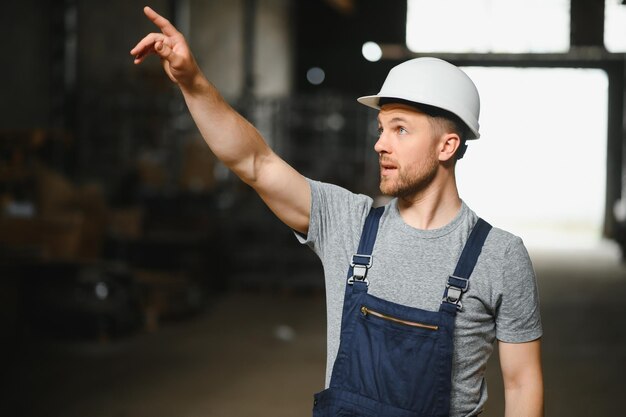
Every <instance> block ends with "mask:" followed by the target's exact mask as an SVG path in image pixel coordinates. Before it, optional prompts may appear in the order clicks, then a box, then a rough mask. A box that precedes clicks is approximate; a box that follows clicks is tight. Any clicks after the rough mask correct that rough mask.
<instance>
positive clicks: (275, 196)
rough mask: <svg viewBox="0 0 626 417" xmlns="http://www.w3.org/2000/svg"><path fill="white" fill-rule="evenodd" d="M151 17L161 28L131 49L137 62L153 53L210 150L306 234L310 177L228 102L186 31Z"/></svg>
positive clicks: (150, 14)
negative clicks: (275, 149)
mask: <svg viewBox="0 0 626 417" xmlns="http://www.w3.org/2000/svg"><path fill="white" fill-rule="evenodd" d="M144 13H145V14H146V16H147V17H148V18H149V19H150V20H151V21H152V22H153V23H154V24H155V25H156V26H157V27H158V28H159V29H160V30H161V32H160V33H150V34H148V35H147V36H146V37H145V38H143V39H142V40H141V41H140V42H139V43H138V44H137V45H136V46H135V47H134V48H133V49H132V50H131V51H130V53H131V55H133V56H134V57H135V61H134V62H135V64H140V63H141V62H143V60H144V59H145V58H146V57H147V56H149V55H151V54H154V55H157V56H158V57H160V58H161V62H162V64H163V68H164V70H165V72H166V73H167V75H168V76H169V77H170V79H171V80H172V81H173V82H175V83H176V84H177V85H178V86H179V88H180V90H181V92H182V93H183V97H184V98H185V102H186V103H187V107H188V108H189V111H190V113H191V115H192V117H193V119H194V121H195V123H196V125H197V126H198V129H199V130H200V133H201V134H202V137H203V138H204V140H205V141H206V143H207V145H209V148H211V151H212V152H213V153H214V154H215V156H217V158H219V159H220V160H221V161H222V162H223V163H224V164H225V165H226V166H227V167H228V168H229V169H231V170H232V171H233V172H234V173H235V174H236V175H237V176H238V177H239V178H241V179H242V180H243V181H244V182H245V183H246V184H248V185H250V186H251V187H253V188H254V189H255V190H256V192H257V193H258V194H259V195H260V196H261V198H262V199H263V200H264V201H265V203H266V204H267V205H268V206H269V208H270V209H271V210H272V211H273V212H274V213H275V214H276V215H277V216H278V218H279V219H281V220H282V221H283V222H284V223H285V224H287V226H289V227H291V228H292V229H294V230H296V231H298V232H302V233H306V232H307V231H308V226H309V216H310V204H311V190H310V187H309V184H308V182H307V181H306V179H305V178H304V177H303V176H302V175H301V174H300V173H298V172H297V171H296V170H295V169H293V168H292V167H291V166H290V165H289V164H287V163H286V162H285V161H284V160H282V159H281V158H280V157H278V155H276V154H275V153H274V152H273V151H272V150H271V149H270V148H269V146H268V145H267V144H266V142H265V141H264V140H263V138H262V137H261V135H260V134H259V132H258V131H257V130H256V129H255V128H254V126H252V124H250V123H249V122H248V121H247V120H246V119H244V118H243V117H242V116H241V115H240V114H238V113H237V112H236V111H235V110H234V109H233V108H232V107H230V106H229V105H228V103H226V101H225V100H224V99H223V98H222V96H221V95H220V93H219V92H218V91H217V89H216V88H215V87H214V86H213V85H212V84H211V83H210V82H209V81H208V80H207V79H206V77H205V76H204V74H202V71H201V70H200V68H199V67H198V64H197V63H196V60H195V58H194V57H193V55H192V53H191V51H190V49H189V46H188V45H187V42H186V41H185V38H184V37H183V35H182V34H181V33H180V32H178V30H176V28H175V27H174V26H173V25H172V24H171V23H170V22H169V21H168V20H167V19H165V18H164V17H162V16H160V15H159V14H157V13H156V12H155V11H154V10H152V9H151V8H149V7H145V8H144Z"/></svg>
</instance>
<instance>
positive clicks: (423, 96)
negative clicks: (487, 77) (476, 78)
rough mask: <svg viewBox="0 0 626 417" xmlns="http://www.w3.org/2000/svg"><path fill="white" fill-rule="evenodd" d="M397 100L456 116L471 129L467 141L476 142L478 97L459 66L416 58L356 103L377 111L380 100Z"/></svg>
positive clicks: (436, 60) (432, 59) (396, 70)
mask: <svg viewBox="0 0 626 417" xmlns="http://www.w3.org/2000/svg"><path fill="white" fill-rule="evenodd" d="M381 98H385V99H400V100H406V101H410V102H413V103H416V104H426V105H428V106H433V107H437V108H440V109H443V110H446V111H449V112H450V113H452V114H454V115H456V116H457V117H458V118H459V119H461V121H463V122H464V123H465V124H466V125H467V127H468V128H469V130H470V133H469V135H468V137H467V138H466V139H478V138H479V137H480V133H478V115H479V113H480V97H479V96H478V90H477V89H476V86H475V85H474V83H473V82H472V80H471V79H470V78H469V77H468V76H467V74H465V73H464V72H463V71H461V70H460V69H459V68H458V67H456V66H454V65H452V64H450V63H449V62H446V61H444V60H442V59H438V58H430V57H429V58H415V59H411V60H409V61H405V62H403V63H401V64H399V65H396V66H395V67H393V68H392V69H391V71H389V74H388V75H387V79H385V82H384V83H383V87H382V88H381V89H380V92H379V93H378V94H377V95H375V96H364V97H359V98H358V99H357V101H358V102H359V103H362V104H365V105H366V106H369V107H373V108H375V109H380V105H379V100H380V99H381Z"/></svg>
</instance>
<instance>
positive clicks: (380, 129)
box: [376, 127, 383, 137]
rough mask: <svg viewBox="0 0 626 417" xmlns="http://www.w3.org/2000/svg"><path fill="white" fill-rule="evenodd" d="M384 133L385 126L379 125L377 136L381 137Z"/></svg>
mask: <svg viewBox="0 0 626 417" xmlns="http://www.w3.org/2000/svg"><path fill="white" fill-rule="evenodd" d="M382 134H383V128H382V127H378V129H376V136H378V137H380V135H382Z"/></svg>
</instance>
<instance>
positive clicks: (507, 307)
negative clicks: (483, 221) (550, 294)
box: [496, 237, 543, 343]
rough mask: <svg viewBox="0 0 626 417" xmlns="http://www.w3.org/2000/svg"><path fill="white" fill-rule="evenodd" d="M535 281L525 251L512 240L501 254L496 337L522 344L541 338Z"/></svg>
mask: <svg viewBox="0 0 626 417" xmlns="http://www.w3.org/2000/svg"><path fill="white" fill-rule="evenodd" d="M542 332H543V331H542V326H541V314H540V309H539V292H538V289H537V280H536V277H535V273H534V270H533V266H532V262H531V260H530V256H529V255H528V251H527V250H526V247H525V246H524V244H523V242H522V240H521V239H520V238H519V237H515V238H514V239H513V240H512V241H511V243H510V244H509V247H508V248H507V250H506V252H505V255H504V262H503V272H502V292H501V297H500V303H499V305H498V308H497V310H496V337H497V339H498V340H500V341H502V342H507V343H523V342H530V341H532V340H535V339H538V338H540V337H541V335H542Z"/></svg>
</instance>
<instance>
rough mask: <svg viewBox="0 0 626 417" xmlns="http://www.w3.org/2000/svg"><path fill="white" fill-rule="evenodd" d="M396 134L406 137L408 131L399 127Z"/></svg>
mask: <svg viewBox="0 0 626 417" xmlns="http://www.w3.org/2000/svg"><path fill="white" fill-rule="evenodd" d="M398 133H399V134H401V135H406V134H407V133H409V131H408V130H406V129H405V128H403V127H402V126H400V127H399V128H398Z"/></svg>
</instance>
